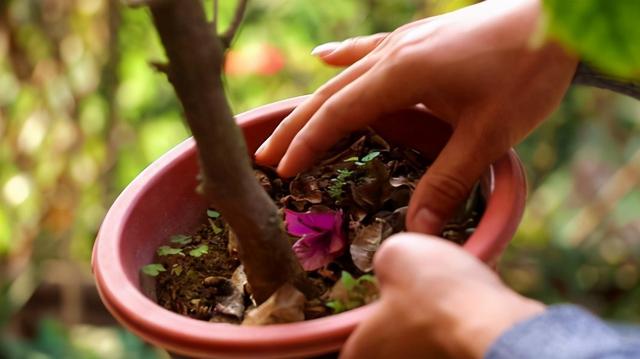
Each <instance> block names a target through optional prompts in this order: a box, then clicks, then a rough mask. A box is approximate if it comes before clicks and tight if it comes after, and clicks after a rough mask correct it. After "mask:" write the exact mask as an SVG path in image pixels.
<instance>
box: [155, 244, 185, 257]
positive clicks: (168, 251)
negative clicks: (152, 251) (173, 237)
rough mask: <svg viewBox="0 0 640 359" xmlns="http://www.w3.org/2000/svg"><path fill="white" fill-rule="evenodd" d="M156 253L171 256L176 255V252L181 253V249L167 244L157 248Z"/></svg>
mask: <svg viewBox="0 0 640 359" xmlns="http://www.w3.org/2000/svg"><path fill="white" fill-rule="evenodd" d="M156 253H158V255H159V256H172V255H176V254H182V249H181V248H173V247H169V246H161V247H159V248H158V250H156ZM182 255H184V254H182Z"/></svg>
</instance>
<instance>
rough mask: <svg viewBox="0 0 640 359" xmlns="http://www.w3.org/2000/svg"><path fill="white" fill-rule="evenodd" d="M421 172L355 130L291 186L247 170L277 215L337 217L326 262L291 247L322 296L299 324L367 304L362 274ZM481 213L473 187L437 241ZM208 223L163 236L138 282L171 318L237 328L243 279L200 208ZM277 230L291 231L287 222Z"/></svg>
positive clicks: (223, 234) (411, 155) (460, 234)
mask: <svg viewBox="0 0 640 359" xmlns="http://www.w3.org/2000/svg"><path fill="white" fill-rule="evenodd" d="M428 165H429V162H428V161H427V160H426V159H425V158H424V157H422V156H421V155H420V154H418V153H417V152H416V151H414V150H411V149H406V148H401V147H391V146H389V145H388V144H387V143H386V142H385V141H384V140H382V139H381V138H380V137H379V136H377V135H375V134H374V133H372V132H363V133H358V134H354V135H353V136H350V137H349V138H346V139H344V140H343V141H342V142H341V143H340V144H338V145H337V146H336V147H335V148H334V150H333V151H331V153H329V154H328V155H327V157H326V158H325V159H324V160H323V161H321V162H320V163H319V164H317V165H316V166H315V167H313V168H311V169H310V170H308V171H306V172H304V173H302V174H300V175H298V176H296V177H295V178H293V179H282V178H279V177H278V176H277V175H276V173H275V171H274V170H273V169H271V168H266V167H261V166H257V167H256V169H255V174H256V177H257V179H258V180H259V181H260V183H261V184H262V186H263V187H264V188H265V190H266V191H267V192H268V193H269V195H270V196H271V197H272V198H273V200H274V201H275V203H276V204H277V205H278V206H279V208H281V209H282V210H283V211H284V210H285V209H287V210H289V211H293V212H295V214H303V215H309V216H311V217H313V213H337V214H336V216H337V217H336V218H341V219H340V220H338V221H337V222H336V223H337V224H338V226H339V228H337V229H335V230H334V231H333V232H331V231H329V232H327V233H325V234H326V236H327V237H326V238H332V239H331V240H330V241H338V242H339V239H342V240H343V241H344V242H345V243H344V248H342V249H341V250H340V251H339V252H335V253H334V252H331V251H330V250H329V252H326V253H325V252H321V251H320V252H315V253H325V254H326V255H325V256H322V255H318V256H316V257H314V258H311V259H309V258H308V257H304V255H306V254H305V253H306V252H304V253H303V252H300V251H298V250H296V247H295V246H294V251H296V254H297V255H298V256H299V258H300V259H301V263H303V266H305V265H307V266H313V267H315V266H317V264H315V265H314V263H317V261H318V260H322V261H327V262H328V263H326V264H323V265H322V266H321V267H320V268H316V269H313V270H308V273H309V276H310V277H311V278H312V279H313V280H314V281H315V282H316V283H317V285H318V286H319V287H320V288H321V289H322V291H323V292H325V294H324V295H323V296H321V297H320V298H318V299H314V300H311V301H306V302H305V304H304V318H305V319H313V318H318V317H323V316H326V315H330V314H332V313H334V312H340V311H344V310H349V309H352V308H354V307H357V306H360V305H363V304H366V303H368V302H370V301H372V300H374V299H375V298H376V297H377V290H376V288H375V281H374V280H371V279H372V278H373V277H372V276H371V274H372V273H369V274H367V273H368V272H370V271H371V268H370V259H371V257H372V256H373V253H375V250H376V249H377V247H378V246H379V244H380V243H381V242H382V241H383V240H384V239H385V238H386V237H388V236H389V235H391V234H393V233H397V232H400V231H402V230H404V215H405V213H406V206H407V205H408V203H409V198H410V196H411V193H412V192H413V190H414V189H415V186H416V185H417V182H418V180H419V179H420V177H421V176H422V175H423V173H424V172H425V170H426V168H427V167H428ZM483 210H484V200H483V198H482V196H481V195H480V193H479V190H478V188H476V189H474V191H473V192H472V193H471V195H470V197H469V199H468V200H467V202H466V203H465V204H464V205H463V206H462V207H461V208H460V210H459V212H458V214H457V215H456V216H455V218H454V219H452V220H451V221H450V222H449V223H448V224H447V225H446V226H445V228H444V230H443V232H442V236H443V237H444V238H447V239H449V240H451V241H454V242H456V243H459V244H462V243H464V242H465V241H466V239H467V238H468V237H469V236H470V235H471V234H472V233H473V230H474V229H475V227H476V225H477V223H478V221H479V219H480V217H481V215H482V212H483ZM340 211H341V212H340ZM287 213H291V212H287ZM309 213H312V214H309ZM208 217H209V219H208V223H205V224H203V225H202V227H201V228H200V229H199V230H197V232H195V233H194V234H191V235H176V236H173V237H172V238H170V239H169V242H168V243H167V245H166V246H163V247H160V248H159V249H158V255H157V256H156V263H154V264H151V265H150V266H152V267H153V266H156V267H154V268H155V269H158V270H157V271H154V270H153V268H151V270H147V268H146V267H145V268H143V273H146V275H144V274H143V282H145V281H146V282H147V284H148V282H149V281H152V282H153V281H154V280H153V278H155V283H153V284H152V287H151V288H152V289H151V291H154V292H155V293H150V294H151V296H153V295H154V294H155V297H156V300H157V302H158V304H160V305H161V306H163V307H165V308H167V309H169V310H171V311H174V312H176V313H179V314H183V315H186V316H189V317H192V318H195V319H200V320H207V321H215V322H220V321H221V322H230V323H240V322H241V321H242V319H243V316H244V309H245V308H250V307H252V306H253V303H252V300H251V297H250V295H249V293H247V291H246V289H247V288H246V286H245V284H246V279H245V278H244V276H243V272H242V271H241V270H237V269H238V266H239V265H240V261H239V260H238V258H237V256H236V252H235V247H234V236H233V233H232V232H231V231H230V229H229V227H228V226H227V225H226V223H225V221H224V219H223V218H222V216H220V214H219V213H218V212H216V211H214V210H209V211H208ZM283 218H284V219H285V220H286V219H287V218H290V217H288V215H287V216H284V215H283ZM287 228H288V229H289V232H290V233H291V232H294V233H295V231H292V230H291V228H292V227H290V224H287ZM310 228H311V230H313V227H312V226H311V227H310ZM330 232H331V233H330ZM312 234H314V235H316V234H317V233H316V232H313V233H312ZM325 234H318V235H319V236H325ZM331 236H333V237H331ZM230 238H231V240H230ZM298 238H299V236H293V235H292V236H291V239H292V243H294V242H296V241H297V240H302V239H298ZM323 240H324V239H323ZM327 241H329V239H327ZM318 243H320V245H324V244H323V243H324V242H321V241H320V242H318V241H316V242H314V244H313V246H312V247H310V248H311V249H314V250H315V249H317V248H316V247H315V246H316V245H317V244H318ZM327 243H329V242H327ZM331 243H334V242H331ZM299 244H300V243H299ZM327 246H328V244H327ZM205 249H206V250H205ZM321 249H322V248H321ZM306 250H309V248H307V247H306ZM323 263H324V262H323ZM158 264H159V265H161V268H160V267H158ZM150 266H147V267H150ZM307 269H308V268H307ZM234 272H235V273H236V274H235V275H234ZM345 272H346V273H345ZM232 276H233V278H232ZM341 277H342V279H341ZM153 287H155V290H154V289H153Z"/></svg>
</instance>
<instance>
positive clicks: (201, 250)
mask: <svg viewBox="0 0 640 359" xmlns="http://www.w3.org/2000/svg"><path fill="white" fill-rule="evenodd" d="M207 253H209V246H208V245H206V244H201V245H199V246H198V247H196V248H194V249H192V250H190V251H189V255H190V256H192V257H200V256H202V255H203V254H207Z"/></svg>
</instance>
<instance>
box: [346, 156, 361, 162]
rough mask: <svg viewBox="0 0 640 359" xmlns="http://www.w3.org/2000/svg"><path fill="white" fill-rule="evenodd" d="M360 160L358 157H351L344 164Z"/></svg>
mask: <svg viewBox="0 0 640 359" xmlns="http://www.w3.org/2000/svg"><path fill="white" fill-rule="evenodd" d="M357 160H358V157H357V156H354V157H349V158H347V159H346V160H344V162H356V161H357Z"/></svg>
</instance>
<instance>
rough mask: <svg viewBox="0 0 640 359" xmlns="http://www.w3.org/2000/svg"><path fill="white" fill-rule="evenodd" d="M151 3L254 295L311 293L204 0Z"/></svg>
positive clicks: (212, 193) (213, 197)
mask: <svg viewBox="0 0 640 359" xmlns="http://www.w3.org/2000/svg"><path fill="white" fill-rule="evenodd" d="M150 8H151V14H152V16H153V22H154V24H155V26H156V28H157V30H158V33H159V35H160V39H161V41H162V44H163V46H164V48H165V51H166V53H167V57H168V59H169V63H168V67H167V70H168V71H167V72H166V73H167V75H168V78H169V81H170V82H171V84H172V85H173V87H174V88H175V91H176V94H177V95H178V97H179V99H180V102H181V103H182V107H183V109H184V112H185V117H186V120H187V123H188V125H189V127H190V128H191V132H192V133H193V137H194V139H195V141H196V146H197V149H198V153H199V159H200V167H201V171H202V174H203V176H202V177H203V186H202V187H203V189H204V194H205V196H206V198H207V200H208V201H209V202H210V203H211V204H212V205H214V206H215V208H216V209H218V210H220V212H221V213H222V215H223V216H224V218H225V219H226V221H227V222H228V223H229V225H230V226H231V228H232V229H233V231H234V232H235V234H236V236H237V238H238V244H239V254H240V260H241V261H242V263H243V264H244V266H245V271H246V274H247V278H248V281H249V284H250V286H251V289H252V293H253V296H254V299H255V300H256V301H257V302H258V303H261V302H263V301H264V300H266V299H267V298H268V297H269V296H270V295H271V294H272V293H273V292H275V291H276V290H277V289H278V288H279V287H280V286H282V285H283V284H284V283H285V282H291V283H292V284H294V285H295V286H296V287H297V288H298V289H300V290H301V291H302V292H303V293H305V294H306V295H307V296H313V295H314V294H315V293H313V290H312V287H311V285H310V284H309V281H308V279H307V277H306V273H305V272H304V271H303V270H302V268H301V267H300V264H299V263H298V260H297V259H296V257H295V256H294V254H293V251H292V250H291V246H290V244H289V240H288V236H287V234H286V233H285V231H284V227H283V225H282V220H281V216H280V214H279V213H278V209H277V207H276V206H275V204H274V203H273V201H272V200H271V198H270V197H269V196H268V195H267V193H266V192H265V191H264V190H263V189H262V187H261V186H260V184H259V183H258V181H257V180H256V178H255V176H254V172H253V168H252V167H251V162H250V159H249V155H248V151H247V147H246V144H245V142H244V139H243V136H242V132H241V131H240V128H239V127H238V126H237V125H236V123H235V120H234V117H233V115H232V113H231V109H230V108H229V105H228V103H227V99H226V97H225V92H224V88H223V85H222V80H221V76H220V73H221V69H222V63H223V57H224V48H223V45H222V43H221V41H220V40H219V39H218V38H217V37H216V36H215V35H214V34H213V33H212V32H211V27H210V24H209V23H207V20H206V17H205V13H204V8H203V6H202V3H201V1H200V0H165V1H162V2H158V3H153V4H152V5H151V7H150Z"/></svg>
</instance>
